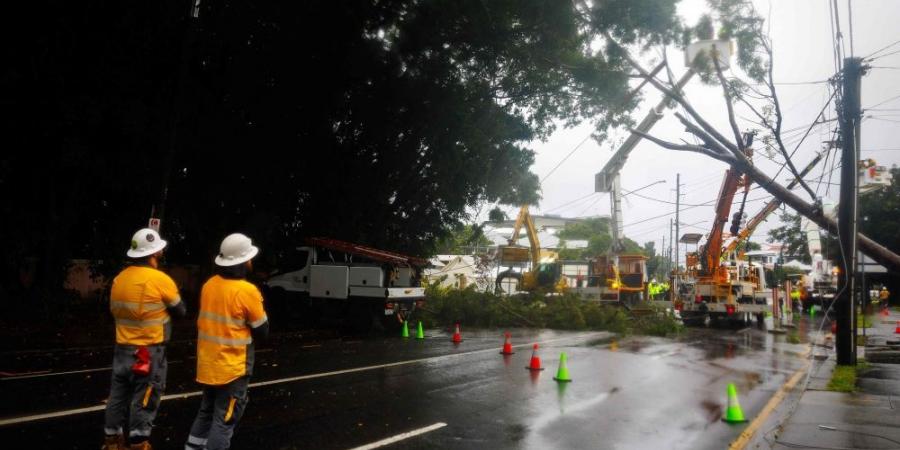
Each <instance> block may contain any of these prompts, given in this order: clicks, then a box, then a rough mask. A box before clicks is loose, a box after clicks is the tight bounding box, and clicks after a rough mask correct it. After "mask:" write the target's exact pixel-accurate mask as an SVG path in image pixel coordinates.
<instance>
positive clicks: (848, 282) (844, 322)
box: [835, 58, 862, 366]
mask: <svg viewBox="0 0 900 450" xmlns="http://www.w3.org/2000/svg"><path fill="white" fill-rule="evenodd" d="M861 79H862V59H861V58H845V59H844V70H843V80H842V88H843V89H842V91H843V92H842V98H841V110H840V113H839V114H838V118H839V120H840V127H841V196H840V203H839V205H840V206H839V207H838V237H839V238H840V245H841V259H842V266H841V269H843V270H842V272H843V273H842V274H841V277H840V280H839V282H838V292H839V294H840V295H839V297H838V298H837V300H836V301H835V316H836V319H837V338H836V347H837V363H838V364H840V365H854V366H855V365H856V303H855V302H854V301H853V299H854V298H855V289H856V270H857V267H856V225H857V224H856V217H857V211H856V208H857V205H856V200H857V192H856V186H857V177H858V172H857V168H856V166H857V161H859V128H860V127H859V122H860V84H861Z"/></svg>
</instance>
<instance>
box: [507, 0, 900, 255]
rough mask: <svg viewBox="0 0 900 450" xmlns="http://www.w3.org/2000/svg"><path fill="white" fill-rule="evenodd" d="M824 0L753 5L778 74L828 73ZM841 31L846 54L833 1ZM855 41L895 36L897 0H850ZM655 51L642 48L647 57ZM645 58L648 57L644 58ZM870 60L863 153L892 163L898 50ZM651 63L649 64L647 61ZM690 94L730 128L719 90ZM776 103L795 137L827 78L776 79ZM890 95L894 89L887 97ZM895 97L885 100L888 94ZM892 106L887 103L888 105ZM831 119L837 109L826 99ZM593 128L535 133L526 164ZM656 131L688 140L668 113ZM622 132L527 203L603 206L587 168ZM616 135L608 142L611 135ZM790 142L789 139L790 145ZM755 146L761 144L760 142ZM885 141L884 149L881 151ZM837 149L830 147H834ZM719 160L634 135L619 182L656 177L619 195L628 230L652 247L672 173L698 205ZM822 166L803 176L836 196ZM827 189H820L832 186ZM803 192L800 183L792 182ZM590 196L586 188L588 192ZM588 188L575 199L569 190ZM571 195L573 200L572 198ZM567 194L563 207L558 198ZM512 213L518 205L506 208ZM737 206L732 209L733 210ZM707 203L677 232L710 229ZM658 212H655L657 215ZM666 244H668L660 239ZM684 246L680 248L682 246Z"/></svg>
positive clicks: (542, 164)
mask: <svg viewBox="0 0 900 450" xmlns="http://www.w3.org/2000/svg"><path fill="white" fill-rule="evenodd" d="M829 2H830V1H828V0H777V1H775V0H773V1H771V2H769V1H756V4H757V8H758V9H759V10H760V11H761V12H762V13H763V14H765V13H766V11H769V10H770V8H771V38H772V40H773V44H774V50H775V80H776V83H803V82H813V81H821V80H826V79H828V78H829V77H831V76H832V75H833V74H834V73H835V65H834V58H833V51H832V45H831V43H832V42H833V34H832V26H831V25H830V23H831V22H830V18H829V8H828V3H829ZM838 3H839V4H840V5H839V7H840V11H839V17H840V20H841V31H842V32H843V35H844V37H845V47H846V52H847V55H850V39H849V36H850V29H849V28H850V27H849V23H848V17H849V16H848V14H847V2H846V1H843V0H842V1H839V2H838ZM852 8H853V9H852V18H853V49H854V53H855V55H856V56H867V55H870V54H872V53H873V52H875V51H877V50H879V49H881V48H883V47H885V46H888V45H890V44H892V43H895V42H896V41H900V27H898V26H897V24H898V23H900V0H856V1H853V3H852ZM704 10H705V1H704V0H684V1H682V3H681V6H680V7H679V12H680V14H681V15H682V17H683V18H685V20H687V22H688V23H691V24H693V23H694V22H695V20H696V18H697V17H698V16H699V15H700V14H702V12H703V11H704ZM898 50H900V44H897V45H895V46H893V47H891V48H890V49H888V50H885V51H883V52H881V53H880V54H888V53H891V52H893V51H898ZM668 54H669V59H670V61H674V64H673V70H674V71H675V75H676V76H680V75H681V74H682V73H684V68H683V66H681V64H682V62H683V56H681V53H680V52H679V51H678V50H677V49H674V48H670V49H668ZM652 57H653V54H648V55H645V58H644V59H645V60H646V61H649V58H652ZM648 64H649V63H648ZM870 64H871V65H872V66H875V67H876V68H874V69H872V70H871V71H870V72H869V74H868V75H866V76H865V77H864V78H863V84H862V105H863V107H864V108H865V107H867V106H869V107H870V106H873V105H876V104H879V103H881V102H885V101H887V102H886V103H884V104H882V105H880V106H879V109H883V110H882V111H870V112H866V113H865V115H866V116H872V117H871V118H867V119H865V120H864V122H863V124H862V155H863V157H871V158H874V159H876V160H877V161H878V162H879V163H880V164H882V165H886V166H888V167H890V166H891V165H893V164H900V53H896V54H893V55H889V56H885V57H883V58H879V59H877V60H875V61H873V62H871V63H870ZM647 67H649V66H647ZM645 91H646V92H648V94H647V95H646V96H645V100H644V102H643V104H642V107H641V109H640V110H639V111H638V112H636V113H635V119H636V121H640V120H641V119H642V118H643V116H644V115H645V114H646V113H647V111H648V109H649V107H650V105H651V104H656V103H657V102H658V101H659V99H660V96H659V95H658V94H657V93H656V92H652V87H649V86H648V87H647V88H645ZM686 93H687V97H688V99H689V100H690V101H691V103H692V104H693V105H694V107H695V108H697V109H698V110H699V111H700V112H701V113H702V114H703V115H704V116H705V117H706V118H707V120H709V121H710V122H712V123H713V124H714V125H716V126H717V127H718V128H719V130H721V131H723V132H724V133H723V134H725V135H726V136H727V135H730V134H731V133H730V132H728V130H729V128H728V125H727V115H726V114H725V106H724V103H723V101H722V95H721V90H720V89H719V88H713V87H709V86H702V85H701V84H700V82H699V80H697V79H694V80H692V82H691V83H690V84H689V85H688V87H687V88H686ZM778 95H779V96H780V100H781V105H782V109H783V111H784V115H785V123H784V127H783V128H784V129H785V130H791V129H794V128H801V129H799V130H798V131H795V132H792V133H788V134H787V135H786V139H785V140H786V141H787V143H789V144H790V143H792V142H796V141H798V140H799V138H800V137H801V135H802V132H803V131H805V129H802V128H803V127H804V126H808V125H809V124H810V123H812V122H813V120H814V119H815V117H816V115H817V114H818V112H819V110H820V109H821V108H822V106H823V105H824V104H825V102H826V100H827V99H828V96H829V90H828V86H827V84H824V83H818V84H782V85H779V86H778ZM894 97H897V98H894ZM892 98H893V100H890V99H892ZM890 109H893V111H890ZM827 114H828V116H827V117H828V118H833V117H834V111H833V109H831V108H829V111H828V113H827ZM739 125H740V126H741V128H742V129H744V128H747V129H749V128H751V127H753V125H752V124H751V123H750V122H747V121H739ZM833 126H835V123H834V122H832V123H830V124H829V125H827V126H818V127H816V128H815V129H814V130H813V132H812V133H811V134H810V136H809V137H808V138H807V139H806V140H805V142H804V143H803V144H802V145H801V147H800V149H799V150H798V151H797V154H796V156H795V157H794V162H795V164H796V165H797V166H798V169H801V168H802V167H804V166H805V165H806V164H807V163H808V162H809V160H810V159H812V157H813V156H814V154H815V152H817V151H820V150H821V149H822V148H823V146H822V142H823V141H827V140H829V138H830V134H831V131H832V129H833ZM591 129H592V125H591V124H587V123H585V124H582V125H581V126H579V127H576V128H570V129H564V130H559V131H557V132H556V133H555V134H553V135H552V136H551V137H550V138H549V139H548V140H547V141H546V142H533V143H532V144H531V148H533V149H534V151H535V152H536V161H535V164H534V166H533V167H532V171H533V172H534V173H536V174H537V175H538V176H539V177H541V178H544V176H545V175H547V174H548V173H549V172H550V171H551V169H553V167H554V166H556V165H557V164H559V163H560V161H561V160H562V159H563V158H564V157H565V156H566V155H567V154H569V153H570V152H571V151H572V150H573V149H574V148H575V147H576V146H577V145H579V143H581V142H582V141H584V140H585V138H586V137H587V136H588V135H589V134H590V132H591ZM651 134H653V135H656V136H658V137H660V138H664V139H666V140H669V141H675V142H678V141H679V140H680V139H682V138H685V139H690V138H689V137H688V136H687V135H686V134H685V133H684V132H683V128H682V127H681V126H680V124H679V123H678V121H677V119H676V118H675V117H674V116H672V115H671V114H667V115H666V117H664V118H663V119H662V120H661V121H660V122H659V123H658V124H657V125H656V127H655V128H654V129H653V130H652V133H651ZM623 137H624V136H623V135H622V134H620V135H619V136H614V139H613V140H611V141H610V142H605V143H597V142H596V141H594V140H593V139H588V140H587V141H586V142H584V143H583V144H582V145H581V146H580V147H579V148H578V150H577V151H575V152H574V153H573V154H572V156H571V157H570V158H568V159H567V160H566V161H565V162H564V163H562V165H561V166H560V167H559V168H558V169H557V170H556V171H555V172H553V173H552V175H550V176H549V177H548V178H547V179H546V180H545V181H544V182H543V184H542V195H543V200H542V201H541V204H540V205H539V206H538V207H533V208H532V212H533V213H535V214H546V213H550V214H559V215H562V216H565V217H587V216H597V215H608V214H609V200H608V195H607V194H600V193H597V194H593V195H591V192H592V191H593V187H594V185H593V177H594V173H596V172H598V171H599V170H600V169H601V168H602V167H603V165H604V164H605V163H606V161H607V160H608V159H609V157H610V156H611V155H612V153H613V151H614V150H615V148H616V146H617V144H618V143H619V142H621V140H622V138H623ZM613 141H615V142H613ZM788 147H789V149H792V148H793V146H792V145H788ZM757 148H759V147H758V146H757ZM888 149H890V150H888ZM832 154H834V153H832ZM763 155H764V152H761V151H760V152H757V154H756V156H755V162H756V164H757V165H758V166H759V167H760V168H762V169H763V170H764V171H765V172H766V173H768V174H769V175H770V176H772V175H774V174H775V172H777V170H778V168H779V167H780V166H781V161H782V160H781V158H779V157H777V155H776V158H775V160H776V161H777V163H776V162H773V161H770V160H767V159H766V158H765V157H764V156H763ZM725 168H726V167H725V164H724V163H720V162H718V161H715V160H712V159H710V158H708V157H705V156H702V155H695V154H691V153H684V152H674V151H670V150H665V149H662V148H659V147H657V146H656V145H655V144H653V143H651V142H647V141H644V142H641V143H640V144H639V145H638V146H637V148H636V149H635V150H634V151H633V152H632V153H631V156H630V157H629V159H628V162H627V163H626V165H625V168H624V170H623V171H622V188H623V190H625V191H629V190H633V189H637V188H640V187H642V186H646V185H648V184H651V183H653V182H656V181H658V180H664V181H665V183H664V184H657V185H655V186H652V187H650V188H647V189H644V190H642V191H641V192H640V194H642V195H644V196H646V197H650V198H652V199H655V200H650V199H645V198H639V197H637V196H636V195H630V196H628V197H626V201H625V202H624V204H623V209H624V214H623V215H624V219H623V221H624V224H625V235H626V236H627V237H629V238H631V239H634V240H635V241H638V242H640V243H643V242H646V241H651V240H652V241H655V242H656V243H657V247H658V246H659V244H660V241H661V239H662V237H663V235H665V238H666V240H667V241H668V239H669V221H670V218H673V217H674V209H675V208H674V205H672V204H670V203H667V202H674V201H675V192H674V189H675V177H676V173H680V174H681V183H682V194H684V195H683V197H682V203H683V204H685V205H696V204H702V203H707V202H710V201H712V200H714V199H715V198H716V195H717V194H718V190H719V186H720V184H721V182H722V178H723V175H724V172H725ZM830 170H831V162H830V161H829V167H828V168H827V169H826V173H825V176H824V177H823V181H822V183H818V180H819V178H820V176H821V175H822V167H821V165H820V166H818V167H817V168H816V169H815V170H814V171H813V172H812V173H811V174H810V175H809V176H808V177H807V178H808V179H812V180H813V182H812V183H811V186H812V187H813V189H816V188H817V187H818V192H819V193H820V195H822V196H826V194H827V197H829V198H831V199H835V198H836V197H837V192H838V186H837V185H831V186H829V185H827V182H828V180H829V177H828V172H829V171H830ZM833 174H834V175H833V177H831V178H830V180H831V183H838V182H839V181H840V170H835V171H834V172H833ZM778 181H780V182H782V184H786V183H787V182H788V181H789V178H788V176H787V174H786V173H785V172H782V174H781V175H780V176H779V177H778ZM829 187H830V189H826V188H829ZM795 192H800V190H795ZM586 196H587V197H586ZM582 197H586V198H584V199H582V200H580V201H575V202H573V201H574V200H576V199H579V198H582ZM769 198H771V197H770V196H769V195H768V194H767V193H766V192H765V191H763V190H762V189H756V190H754V191H751V192H750V195H749V196H748V202H747V210H746V212H747V214H748V216H750V217H752V216H753V215H754V214H756V212H757V211H758V210H759V209H760V208H761V207H762V206H763V205H764V204H765V201H766V200H768V199H769ZM572 202H573V203H572ZM567 203H571V204H569V205H567V206H563V205H565V204H567ZM507 211H508V212H509V214H510V215H511V216H514V215H515V208H507ZM733 211H734V210H732V212H733ZM713 214H714V211H713V207H712V206H700V207H692V208H689V207H686V208H685V209H683V210H682V214H681V222H682V224H683V225H682V227H681V233H682V234H683V233H685V232H699V233H706V232H708V229H709V226H710V224H711V219H712V217H713ZM658 216H662V217H658ZM775 216H777V213H776V214H773V217H772V218H771V219H770V220H769V222H768V223H765V224H763V225H762V226H760V227H759V229H758V230H757V232H756V233H755V234H754V236H753V237H752V240H753V241H756V242H760V243H762V242H765V240H766V231H767V230H768V229H770V228H772V227H773V226H777V224H778V220H777V218H776V217H775ZM667 246H668V244H667ZM682 254H683V252H682Z"/></svg>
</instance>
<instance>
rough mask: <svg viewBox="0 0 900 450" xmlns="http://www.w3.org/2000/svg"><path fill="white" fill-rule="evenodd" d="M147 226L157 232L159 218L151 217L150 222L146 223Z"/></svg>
mask: <svg viewBox="0 0 900 450" xmlns="http://www.w3.org/2000/svg"><path fill="white" fill-rule="evenodd" d="M147 228H150V229H152V230H155V231H156V232H157V233H159V219H157V218H156V217H151V218H150V223H149V224H147Z"/></svg>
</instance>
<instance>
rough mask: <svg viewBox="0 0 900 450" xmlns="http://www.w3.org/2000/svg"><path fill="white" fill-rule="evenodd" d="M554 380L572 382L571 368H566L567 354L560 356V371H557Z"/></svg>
mask: <svg viewBox="0 0 900 450" xmlns="http://www.w3.org/2000/svg"><path fill="white" fill-rule="evenodd" d="M553 379H554V380H556V381H559V382H566V383H567V382H570V381H572V377H570V376H569V368H568V367H566V354H565V353H560V354H559V369H558V370H557V371H556V376H555V377H553Z"/></svg>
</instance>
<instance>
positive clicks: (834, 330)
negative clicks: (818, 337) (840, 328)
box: [831, 320, 837, 334]
mask: <svg viewBox="0 0 900 450" xmlns="http://www.w3.org/2000/svg"><path fill="white" fill-rule="evenodd" d="M831 334H837V321H836V320H835V321H833V322H831Z"/></svg>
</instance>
